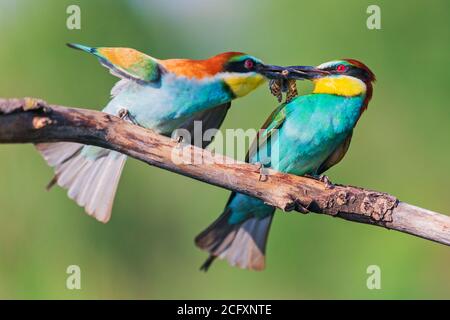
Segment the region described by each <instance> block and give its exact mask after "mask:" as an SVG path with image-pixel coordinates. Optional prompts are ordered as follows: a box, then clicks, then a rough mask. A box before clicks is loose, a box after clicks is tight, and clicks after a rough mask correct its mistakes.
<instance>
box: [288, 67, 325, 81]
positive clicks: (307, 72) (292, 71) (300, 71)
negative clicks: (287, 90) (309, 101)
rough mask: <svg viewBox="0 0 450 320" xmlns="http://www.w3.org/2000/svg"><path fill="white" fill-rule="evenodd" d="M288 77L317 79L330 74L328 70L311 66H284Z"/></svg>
mask: <svg viewBox="0 0 450 320" xmlns="http://www.w3.org/2000/svg"><path fill="white" fill-rule="evenodd" d="M285 70H286V71H285V73H287V76H286V77H287V78H288V79H295V80H304V79H308V80H311V79H317V78H322V77H325V76H327V75H329V74H330V72H328V71H325V70H322V69H319V68H316V67H313V66H288V67H285Z"/></svg>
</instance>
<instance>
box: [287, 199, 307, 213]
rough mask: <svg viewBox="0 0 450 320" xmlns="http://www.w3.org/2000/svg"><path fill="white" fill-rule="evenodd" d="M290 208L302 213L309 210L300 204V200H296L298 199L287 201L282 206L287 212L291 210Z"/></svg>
mask: <svg viewBox="0 0 450 320" xmlns="http://www.w3.org/2000/svg"><path fill="white" fill-rule="evenodd" d="M292 210H295V211H298V212H300V213H303V214H307V213H309V212H310V211H309V209H308V208H307V207H305V206H303V205H302V204H301V203H300V202H298V201H293V202H292V203H289V204H288V205H287V206H286V207H285V208H284V211H287V212H289V211H292Z"/></svg>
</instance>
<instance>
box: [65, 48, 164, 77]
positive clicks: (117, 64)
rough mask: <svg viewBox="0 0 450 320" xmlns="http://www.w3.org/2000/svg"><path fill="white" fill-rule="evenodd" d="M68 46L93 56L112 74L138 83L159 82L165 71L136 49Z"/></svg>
mask: <svg viewBox="0 0 450 320" xmlns="http://www.w3.org/2000/svg"><path fill="white" fill-rule="evenodd" d="M68 46H69V47H71V48H74V49H79V50H82V51H85V52H88V53H91V54H93V55H94V56H96V57H97V58H98V59H99V61H100V63H101V64H102V65H103V66H105V67H106V68H108V69H109V70H110V72H111V74H113V75H115V76H117V77H119V78H124V79H129V80H133V81H136V82H138V83H150V82H155V81H158V80H159V78H160V76H161V72H162V70H163V69H162V67H161V66H160V65H159V63H158V61H157V60H156V59H154V58H152V57H150V56H148V55H146V54H145V53H142V52H139V51H137V50H135V49H131V48H107V47H98V48H91V47H87V46H83V45H80V44H68Z"/></svg>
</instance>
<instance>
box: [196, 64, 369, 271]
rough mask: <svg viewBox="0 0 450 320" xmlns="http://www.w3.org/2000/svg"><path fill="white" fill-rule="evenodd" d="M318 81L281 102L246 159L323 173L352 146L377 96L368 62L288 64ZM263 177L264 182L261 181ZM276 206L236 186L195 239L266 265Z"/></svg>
mask: <svg viewBox="0 0 450 320" xmlns="http://www.w3.org/2000/svg"><path fill="white" fill-rule="evenodd" d="M286 70H289V72H290V74H291V76H293V75H295V73H296V72H300V73H299V76H298V79H302V78H306V79H309V80H312V81H313V83H314V91H313V93H312V94H308V95H304V96H299V97H297V98H295V99H293V100H292V101H291V102H289V103H285V104H282V105H280V106H279V107H278V108H277V109H276V110H275V111H274V112H273V113H272V114H271V115H270V116H269V118H268V119H267V121H266V123H265V124H264V125H263V129H264V131H262V133H261V135H260V136H259V137H258V139H257V140H258V142H257V143H256V142H254V143H253V146H252V147H251V148H250V150H249V153H248V156H247V161H249V162H251V163H257V162H259V163H268V167H272V168H273V169H276V170H278V171H281V172H286V173H291V174H296V175H306V174H308V175H312V176H316V177H318V176H319V175H321V174H322V173H323V172H325V171H326V170H328V169H329V168H331V167H332V166H334V165H335V164H337V163H338V162H339V161H340V160H341V159H342V158H343V157H344V155H345V153H346V152H347V150H348V148H349V145H350V141H351V138H352V133H353V128H354V127H355V125H356V123H357V121H358V119H359V117H360V116H361V114H362V113H363V112H364V110H365V109H366V108H367V105H368V103H369V101H370V99H371V97H372V83H373V82H374V81H375V75H374V74H373V73H372V71H370V69H369V68H368V67H367V66H366V65H364V64H363V63H361V62H359V61H357V60H352V59H344V60H338V61H331V62H327V63H324V64H321V65H319V66H318V67H300V66H299V67H286ZM261 183H264V182H261ZM274 211H275V208H274V207H271V206H268V205H265V204H264V203H263V201H261V200H259V199H256V198H253V197H250V196H247V195H244V194H239V193H235V192H233V193H232V194H231V196H230V198H229V200H228V202H227V204H226V206H225V209H224V211H223V213H222V214H221V216H220V217H219V218H218V219H217V220H216V221H215V222H214V223H213V224H212V225H211V226H209V227H208V228H207V229H206V230H204V231H203V232H202V233H201V234H199V235H198V236H197V237H196V239H195V242H196V245H197V246H198V247H200V248H201V249H203V250H205V251H208V252H209V254H210V256H209V258H208V259H207V260H206V262H205V263H204V264H203V266H202V269H203V270H205V271H206V270H207V269H208V268H209V266H210V265H211V263H212V262H213V261H214V259H215V258H220V259H225V260H227V261H228V262H229V263H230V264H231V265H233V266H238V267H241V268H247V269H253V270H262V269H264V267H265V249H266V242H267V237H268V233H269V228H270V224H271V222H272V218H273V214H274Z"/></svg>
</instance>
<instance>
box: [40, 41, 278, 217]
mask: <svg viewBox="0 0 450 320" xmlns="http://www.w3.org/2000/svg"><path fill="white" fill-rule="evenodd" d="M69 47H72V48H75V49H80V50H82V51H86V52H88V53H91V54H93V55H94V56H96V57H97V58H98V59H99V61H100V63H101V64H102V65H103V66H105V67H107V68H108V69H109V70H110V72H111V73H112V74H113V75H115V76H117V77H119V78H121V80H120V81H119V82H117V84H116V85H115V86H114V87H113V89H112V91H111V95H112V99H111V101H110V102H109V103H108V105H107V106H106V107H105V108H104V109H103V111H104V112H106V113H109V114H113V115H118V116H121V117H123V118H125V119H127V120H128V121H131V122H133V123H135V124H138V125H140V126H142V127H145V128H150V129H153V130H155V131H156V132H158V133H160V134H163V135H166V136H171V134H172V132H173V131H174V130H175V129H177V128H185V129H187V130H189V131H190V132H191V134H193V133H192V130H193V122H194V120H197V121H202V127H203V130H207V129H209V128H219V127H220V125H221V124H222V121H223V120H224V118H225V115H226V113H227V111H228V108H229V107H230V104H231V100H233V99H236V98H239V97H243V96H245V95H246V94H248V93H249V92H251V91H252V90H254V89H256V88H257V87H258V86H259V85H261V84H262V83H263V82H264V80H265V79H266V76H268V77H275V78H276V77H277V74H278V73H279V71H281V70H282V69H281V68H277V67H276V66H269V65H265V64H263V63H262V62H261V60H259V59H257V58H255V57H253V56H250V55H247V54H244V53H240V52H226V53H221V54H218V55H216V56H213V57H211V58H209V59H206V60H189V59H170V60H159V59H156V58H153V57H150V56H148V55H146V54H144V53H142V52H139V51H137V50H134V49H130V48H105V47H99V48H91V47H87V46H83V45H79V44H69ZM209 142H210V141H206V142H202V147H205V146H206V145H207V144H208V143H209ZM37 148H38V150H39V151H40V152H41V154H42V155H43V157H44V158H45V160H46V161H47V162H48V164H49V165H50V166H52V167H54V168H55V177H54V179H53V180H52V182H51V183H50V186H51V185H53V184H54V183H57V184H58V185H60V186H61V187H63V188H66V189H68V196H69V197H70V198H71V199H73V200H75V201H76V202H77V203H78V204H79V205H80V206H83V207H84V208H85V210H86V212H87V213H88V214H89V215H91V216H94V217H95V218H96V219H97V220H99V221H101V222H107V221H108V220H109V219H110V216H111V210H112V205H113V200H114V196H115V193H116V189H117V185H118V183H119V179H120V175H121V172H122V168H123V166H124V164H125V160H126V156H125V155H123V154H121V153H118V152H115V151H110V150H107V149H103V148H100V147H95V146H86V145H82V144H78V143H65V142H61V143H43V144H38V145H37Z"/></svg>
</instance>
